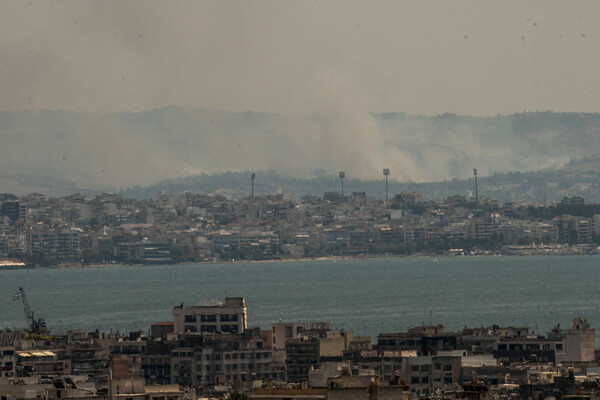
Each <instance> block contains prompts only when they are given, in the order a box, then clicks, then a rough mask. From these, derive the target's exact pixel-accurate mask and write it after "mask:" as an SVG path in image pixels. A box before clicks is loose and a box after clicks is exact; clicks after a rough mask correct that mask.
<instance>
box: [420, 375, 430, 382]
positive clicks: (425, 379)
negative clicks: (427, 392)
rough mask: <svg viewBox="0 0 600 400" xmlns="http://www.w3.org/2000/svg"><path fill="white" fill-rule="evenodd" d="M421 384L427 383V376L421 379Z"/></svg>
mask: <svg viewBox="0 0 600 400" xmlns="http://www.w3.org/2000/svg"><path fill="white" fill-rule="evenodd" d="M421 383H429V377H428V376H424V377H422V378H421Z"/></svg>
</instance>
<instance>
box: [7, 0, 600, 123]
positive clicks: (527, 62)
mask: <svg viewBox="0 0 600 400" xmlns="http://www.w3.org/2000/svg"><path fill="white" fill-rule="evenodd" d="M1 6H2V12H1V13H0V54H2V57H1V58H0V87H1V88H2V96H0V110H7V109H9V110H23V109H29V110H38V109H41V108H48V109H64V110H76V111H91V112H114V111H139V110H145V109H152V108H156V107H161V106H165V105H185V106H199V107H208V108H213V109H230V110H248V109H249V110H255V111H272V112H305V111H373V112H384V111H403V112H406V113H409V114H429V115H431V114H439V113H444V112H452V113H459V114H469V115H495V114H498V113H502V114H508V113H514V112H521V111H523V109H531V110H535V109H539V110H549V109H553V110H555V111H589V112H598V111H600V79H598V71H600V24H599V23H598V16H600V2H598V1H597V0H591V1H522V0H518V1H493V2H492V1H482V0H474V1H447V0H444V1H422V0H417V1H397V0H394V1H375V2H372V1H350V0H336V1H321V0H319V1H308V0H306V1H296V0H294V1H260V0H257V1H244V2H242V1H224V0H216V1H177V2H176V1H148V0H144V1H122V0H118V1H96V2H91V1H81V0H76V1H60V2H57V1H42V2H39V1H27V0H24V1H2V3H1Z"/></svg>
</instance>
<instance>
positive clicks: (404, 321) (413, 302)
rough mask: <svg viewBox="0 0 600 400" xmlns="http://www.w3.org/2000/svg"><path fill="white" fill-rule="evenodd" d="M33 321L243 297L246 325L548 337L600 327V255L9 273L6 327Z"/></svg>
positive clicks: (162, 317) (125, 319)
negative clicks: (499, 330) (511, 330)
mask: <svg viewBox="0 0 600 400" xmlns="http://www.w3.org/2000/svg"><path fill="white" fill-rule="evenodd" d="M20 286H22V287H23V288H24V290H25V294H26V296H27V301H28V302H29V305H30V307H31V309H32V310H33V311H34V312H35V317H36V318H37V317H42V318H44V319H45V320H46V323H47V324H48V327H49V328H50V329H52V331H54V332H57V333H58V332H63V333H64V332H65V331H66V330H67V329H84V330H96V329H98V330H100V331H109V330H111V329H112V330H118V331H120V332H128V331H132V330H137V329H141V330H144V331H148V329H149V327H150V325H151V324H153V323H155V322H162V321H172V315H171V310H172V308H173V307H174V306H176V305H179V304H181V303H184V304H186V305H193V304H195V303H196V302H198V301H200V300H205V299H217V300H221V301H223V300H224V298H225V297H238V296H239V297H245V298H246V303H247V307H248V326H250V327H261V328H262V329H269V328H270V325H271V323H274V322H278V321H280V320H281V321H287V322H292V321H294V322H295V321H328V322H330V323H331V326H332V328H336V329H344V330H352V331H354V332H355V334H357V335H363V334H366V335H371V336H373V337H375V336H376V335H377V334H378V333H380V332H399V331H404V330H406V329H408V328H411V327H413V326H418V325H421V324H443V325H445V326H446V329H447V330H448V331H455V330H460V329H462V328H463V327H480V326H490V325H492V324H497V325H503V326H508V325H512V326H529V327H531V328H532V330H534V331H536V332H540V333H545V332H547V331H549V330H550V329H552V328H553V327H554V326H556V325H557V324H558V323H560V324H561V327H562V328H567V327H568V326H569V325H570V323H571V321H572V319H573V317H575V316H582V317H587V318H588V320H589V322H590V323H591V325H592V327H594V328H600V289H599V286H600V258H599V257H597V256H553V257H542V256H529V257H441V258H428V257H420V258H389V259H384V258H379V259H365V260H339V259H338V260H335V261H334V260H315V261H294V262H247V263H244V262H242V263H220V264H183V265H157V266H107V267H87V268H63V269H35V270H20V271H15V270H8V271H0V304H1V306H0V329H6V328H8V329H15V328H23V327H25V326H26V320H25V314H24V311H23V304H22V302H21V300H17V301H13V300H12V294H13V293H14V292H16V291H17V289H18V288H19V287H20Z"/></svg>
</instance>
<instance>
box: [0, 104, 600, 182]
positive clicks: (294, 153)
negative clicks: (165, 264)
mask: <svg viewBox="0 0 600 400" xmlns="http://www.w3.org/2000/svg"><path fill="white" fill-rule="evenodd" d="M599 127H600V116H599V115H597V114H585V115H580V114H551V113H550V114H540V115H533V114H532V115H527V114H519V115H515V116H505V117H502V116H499V117H494V118H471V117H460V116H455V115H443V116H438V117H410V116H405V115H403V114H368V113H363V112H358V111H357V112H332V113H329V114H263V113H252V112H241V113H238V112H226V111H210V110H205V109H193V108H176V107H171V108H163V109H158V110H153V111H147V112H143V113H135V114H109V115H92V114H78V113H70V112H51V111H45V112H39V113H30V112H2V113H0V137H1V146H0V178H4V179H7V178H10V177H11V176H13V177H14V176H15V174H33V175H42V176H48V177H54V178H61V179H65V180H68V181H72V182H74V183H75V184H76V185H77V186H79V187H81V188H101V187H105V186H112V187H117V188H118V187H119V186H131V185H136V184H140V185H148V184H151V183H154V182H157V181H159V180H162V179H166V178H175V177H181V176H187V175H193V174H199V173H216V172H225V171H249V170H265V169H275V170H277V171H279V172H280V173H281V174H284V175H288V176H295V177H307V176H309V174H310V171H312V170H314V169H323V170H325V171H328V172H331V173H337V171H342V170H343V171H346V175H347V177H349V178H353V177H357V178H360V179H381V177H382V169H383V168H390V170H391V176H390V178H392V179H394V180H398V181H413V182H423V181H439V180H449V179H452V178H455V177H456V178H462V177H466V176H470V174H471V173H472V168H473V167H477V168H478V169H479V171H480V174H481V175H485V174H490V173H493V172H506V171H515V170H519V171H529V170H537V169H541V168H546V167H549V166H552V165H554V164H556V163H557V162H558V163H560V162H566V161H568V160H569V158H573V157H582V156H585V155H590V154H594V153H600V141H599V140H598V139H597V138H598V137H599V136H598V132H600V129H599ZM0 191H2V190H0Z"/></svg>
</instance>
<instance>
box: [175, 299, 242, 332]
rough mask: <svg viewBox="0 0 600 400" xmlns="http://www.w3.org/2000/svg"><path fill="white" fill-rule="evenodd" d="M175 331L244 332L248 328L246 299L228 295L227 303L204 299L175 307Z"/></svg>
mask: <svg viewBox="0 0 600 400" xmlns="http://www.w3.org/2000/svg"><path fill="white" fill-rule="evenodd" d="M173 318H174V322H175V332H177V333H183V332H198V333H205V334H208V333H244V330H245V329H246V328H247V326H246V324H247V322H246V321H247V309H246V300H245V299H244V298H243V297H228V298H226V299H225V303H222V302H220V301H218V300H204V301H200V302H199V303H197V304H195V305H193V306H184V305H183V304H181V305H180V306H177V307H175V308H173Z"/></svg>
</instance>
